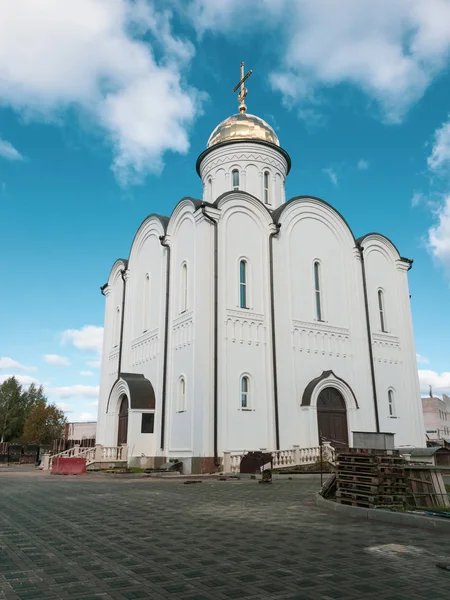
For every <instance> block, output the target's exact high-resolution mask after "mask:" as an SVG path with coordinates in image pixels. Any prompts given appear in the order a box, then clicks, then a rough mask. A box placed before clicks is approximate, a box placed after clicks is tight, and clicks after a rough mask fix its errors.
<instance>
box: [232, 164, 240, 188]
mask: <svg viewBox="0 0 450 600" xmlns="http://www.w3.org/2000/svg"><path fill="white" fill-rule="evenodd" d="M231 178H232V181H233V190H235V191H236V190H238V189H239V171H238V170H237V169H233V171H232V172H231Z"/></svg>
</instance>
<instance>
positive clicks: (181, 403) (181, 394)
mask: <svg viewBox="0 0 450 600" xmlns="http://www.w3.org/2000/svg"><path fill="white" fill-rule="evenodd" d="M185 410H186V380H185V379H184V377H180V383H179V390H178V412H184V411H185Z"/></svg>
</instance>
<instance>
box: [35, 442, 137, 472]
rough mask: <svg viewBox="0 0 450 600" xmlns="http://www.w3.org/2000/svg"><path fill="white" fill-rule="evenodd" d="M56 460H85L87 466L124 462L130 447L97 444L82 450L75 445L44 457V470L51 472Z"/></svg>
mask: <svg viewBox="0 0 450 600" xmlns="http://www.w3.org/2000/svg"><path fill="white" fill-rule="evenodd" d="M55 458H85V459H86V465H90V464H92V463H102V462H105V463H107V462H115V461H124V462H126V461H127V459H128V447H127V445H126V444H123V445H122V446H103V445H102V444H97V445H96V446H93V447H91V448H81V447H80V446H79V445H75V446H74V447H73V448H69V450H65V451H64V452H59V453H58V454H53V455H52V456H50V455H47V454H45V455H44V456H43V468H44V470H45V471H47V470H49V471H51V469H52V466H53V461H54V460H55Z"/></svg>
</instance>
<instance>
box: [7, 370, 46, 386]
mask: <svg viewBox="0 0 450 600" xmlns="http://www.w3.org/2000/svg"><path fill="white" fill-rule="evenodd" d="M10 377H15V378H16V379H17V381H18V382H19V383H21V384H22V385H24V386H28V385H31V384H32V383H35V384H37V385H39V383H40V382H39V381H38V380H37V379H35V378H34V377H30V376H29V375H16V374H14V373H13V374H10V375H0V383H3V382H4V381H6V379H9V378H10Z"/></svg>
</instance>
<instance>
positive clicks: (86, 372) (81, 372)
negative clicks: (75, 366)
mask: <svg viewBox="0 0 450 600" xmlns="http://www.w3.org/2000/svg"><path fill="white" fill-rule="evenodd" d="M93 374H94V373H93V372H92V371H80V375H83V377H90V376H91V375H93Z"/></svg>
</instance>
